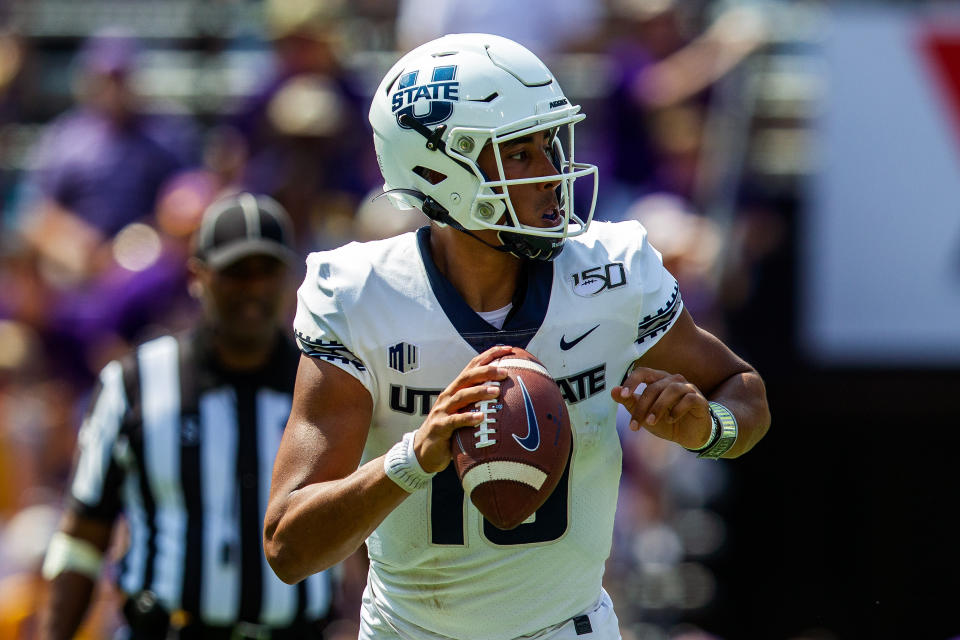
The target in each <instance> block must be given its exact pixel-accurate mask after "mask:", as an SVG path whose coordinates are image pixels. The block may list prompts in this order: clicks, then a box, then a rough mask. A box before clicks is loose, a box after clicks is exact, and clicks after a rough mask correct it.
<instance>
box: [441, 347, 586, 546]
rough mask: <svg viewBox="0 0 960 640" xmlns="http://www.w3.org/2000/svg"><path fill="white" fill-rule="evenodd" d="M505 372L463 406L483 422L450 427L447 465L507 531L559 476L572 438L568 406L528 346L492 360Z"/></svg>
mask: <svg viewBox="0 0 960 640" xmlns="http://www.w3.org/2000/svg"><path fill="white" fill-rule="evenodd" d="M494 363H495V364H496V365H497V366H499V367H502V368H504V369H507V371H508V373H509V375H508V377H507V378H506V379H504V380H502V381H501V382H500V395H499V397H497V398H496V399H494V400H491V401H484V402H479V403H477V404H475V405H472V406H471V407H469V408H468V409H467V410H469V411H481V412H483V413H484V414H485V418H484V421H483V422H481V423H480V424H479V425H477V426H475V427H465V428H462V429H458V430H457V431H455V432H454V434H453V438H452V439H451V447H452V450H453V463H454V465H455V467H456V470H457V475H458V476H459V477H460V482H461V484H462V485H463V490H464V492H465V493H466V494H467V495H469V496H470V500H471V501H472V502H473V504H474V505H475V506H476V507H477V509H478V510H479V511H480V513H482V514H483V516H484V517H485V518H486V519H487V520H489V521H490V523H491V524H493V525H494V526H495V527H497V528H499V529H513V528H515V527H516V526H518V525H520V524H521V523H523V522H524V521H525V520H527V519H528V518H530V516H532V515H533V514H534V512H535V511H536V510H537V509H539V508H540V506H541V505H542V504H543V503H544V502H545V501H546V499H547V498H548V497H549V496H550V494H551V493H552V492H553V489H554V488H555V487H556V486H557V482H558V481H559V480H560V477H561V476H562V475H563V471H564V469H565V467H566V465H567V458H568V457H569V455H570V447H571V441H572V436H571V433H570V417H569V415H568V414H567V406H566V404H565V403H564V401H563V396H562V395H561V394H560V388H559V386H558V385H557V383H556V382H555V381H554V380H553V378H552V377H551V376H550V374H549V373H548V372H547V369H546V367H544V366H543V364H542V363H541V362H540V361H539V360H537V359H536V358H535V357H534V356H533V355H532V354H530V353H529V352H527V351H525V350H523V349H520V348H517V347H514V349H513V353H512V354H510V355H507V356H505V357H502V358H499V359H498V360H495V361H494Z"/></svg>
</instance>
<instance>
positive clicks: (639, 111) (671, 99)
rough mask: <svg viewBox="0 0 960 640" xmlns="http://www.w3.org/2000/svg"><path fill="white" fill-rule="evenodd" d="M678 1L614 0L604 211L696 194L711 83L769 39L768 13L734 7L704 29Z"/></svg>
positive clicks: (609, 213) (609, 49)
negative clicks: (656, 195)
mask: <svg viewBox="0 0 960 640" xmlns="http://www.w3.org/2000/svg"><path fill="white" fill-rule="evenodd" d="M688 11H689V8H687V7H685V5H681V4H680V3H678V2H676V0H613V2H612V9H611V16H610V18H611V21H610V27H609V31H610V36H611V37H610V42H609V45H608V47H607V49H606V55H607V56H608V58H609V62H610V64H611V68H612V74H613V76H612V77H613V91H612V94H611V95H610V97H609V99H608V100H607V101H606V104H605V107H606V109H607V111H608V114H607V117H606V118H603V122H604V123H605V125H606V129H605V132H604V133H605V135H604V138H605V139H606V141H607V142H606V144H607V149H606V153H607V154H608V155H609V157H608V158H607V159H606V163H605V165H604V168H605V170H606V171H607V174H606V175H609V176H611V178H612V179H613V182H614V184H613V185H612V187H611V186H608V187H606V189H607V192H606V197H605V200H604V202H602V203H601V205H600V208H601V211H600V213H599V215H600V216H601V217H606V218H617V217H619V216H620V215H621V212H622V209H623V207H624V205H625V204H627V203H629V202H631V201H632V200H633V199H635V198H636V197H638V196H640V195H643V194H645V193H651V192H655V191H668V192H670V193H675V194H678V195H681V196H684V197H686V198H690V197H691V196H692V194H693V190H694V185H695V181H696V177H697V175H696V174H697V169H698V164H699V162H700V161H701V160H700V150H701V143H702V139H701V137H702V128H703V119H704V108H705V105H706V102H707V97H708V95H707V94H708V92H709V89H710V87H711V86H712V85H713V83H715V82H716V81H717V80H718V79H719V78H721V77H722V76H723V75H724V74H726V73H728V72H729V71H730V70H731V69H732V68H734V67H735V66H736V65H737V64H739V63H740V62H742V61H743V60H744V59H745V58H746V57H747V56H748V55H750V53H752V52H753V51H755V50H756V49H757V48H758V47H759V46H760V45H761V44H762V43H763V41H764V26H763V20H762V14H760V13H759V12H758V10H756V9H749V8H735V9H729V10H727V11H725V12H724V13H722V14H720V16H719V17H718V18H716V20H714V21H713V22H712V23H711V24H710V25H709V26H708V27H707V28H706V29H705V30H704V31H703V32H702V33H700V34H699V35H697V34H696V32H695V31H694V29H692V28H691V22H692V21H691V19H690V18H691V16H689V15H688V13H687V12H688Z"/></svg>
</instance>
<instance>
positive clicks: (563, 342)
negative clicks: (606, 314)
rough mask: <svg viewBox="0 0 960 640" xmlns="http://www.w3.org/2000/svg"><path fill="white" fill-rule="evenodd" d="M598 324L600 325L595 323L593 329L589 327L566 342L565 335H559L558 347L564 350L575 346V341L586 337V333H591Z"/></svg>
mask: <svg viewBox="0 0 960 640" xmlns="http://www.w3.org/2000/svg"><path fill="white" fill-rule="evenodd" d="M599 326H600V325H597V326H596V327H594V328H593V329H590V330H589V331H587V332H586V333H585V334H583V335H582V336H580V337H579V338H575V339H574V340H571V341H570V342H567V340H566V338H567V336H560V349H561V350H563V351H566V350H567V349H573V348H574V347H575V346H577V343H578V342H580V341H581V340H583V339H584V338H586V337H587V336H588V335H590V334H591V333H593V332H594V331H595V330H596V328H597V327H599Z"/></svg>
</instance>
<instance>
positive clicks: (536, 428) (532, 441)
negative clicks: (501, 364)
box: [513, 376, 540, 451]
mask: <svg viewBox="0 0 960 640" xmlns="http://www.w3.org/2000/svg"><path fill="white" fill-rule="evenodd" d="M517 382H519V383H520V393H522V394H523V407H524V409H526V411H527V435H525V436H523V437H522V438H518V437H517V434H513V439H514V440H516V441H517V444H519V445H520V446H521V447H523V448H524V449H526V450H527V451H536V450H537V449H539V448H540V425H539V424H537V412H536V411H534V409H533V399H532V398H531V397H530V392H529V391H527V386H526V385H525V384H523V378H521V377H520V376H517Z"/></svg>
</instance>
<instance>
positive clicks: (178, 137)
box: [36, 108, 195, 237]
mask: <svg viewBox="0 0 960 640" xmlns="http://www.w3.org/2000/svg"><path fill="white" fill-rule="evenodd" d="M183 128H184V125H183V124H182V123H180V122H178V121H176V120H174V119H173V118H162V119H161V118H154V117H152V116H143V117H134V118H133V119H132V120H130V121H129V123H128V124H126V125H125V126H117V125H115V124H114V123H112V122H111V121H110V120H108V119H107V118H106V117H105V116H103V115H100V114H98V113H96V112H94V111H91V110H89V109H82V108H80V109H75V110H72V111H69V112H67V113H66V114H64V115H62V116H61V117H60V118H58V119H57V120H56V121H54V123H53V124H51V126H50V130H49V131H48V132H47V134H46V135H45V137H44V139H43V141H42V143H41V147H40V149H39V154H40V155H39V158H38V164H37V175H36V181H37V184H38V186H39V190H40V192H41V193H42V194H43V195H45V196H46V197H48V198H51V199H52V200H54V201H55V202H57V203H59V204H60V205H62V206H63V207H65V208H67V209H69V210H71V211H73V212H74V213H75V214H76V215H78V216H79V217H80V218H81V219H83V220H84V221H86V222H88V223H90V224H91V225H92V226H93V227H95V228H97V229H99V230H100V231H101V232H102V233H103V234H104V235H106V236H108V237H109V236H112V235H114V234H115V233H116V232H117V231H119V230H120V229H122V228H123V227H124V226H125V225H127V224H129V223H130V222H133V221H135V220H138V219H140V218H143V217H145V216H148V215H150V214H152V213H153V208H154V203H155V200H156V197H157V192H158V190H159V189H160V187H161V185H162V184H163V182H164V181H165V180H166V179H167V178H169V177H170V176H171V175H172V174H173V173H174V172H175V171H177V170H178V169H180V168H181V167H182V166H183V161H184V159H185V157H184V156H185V155H187V154H190V153H191V152H192V153H195V151H194V150H191V149H186V150H185V151H184V152H181V153H178V152H177V150H176V148H175V145H176V144H178V142H179V141H183V140H186V139H188V138H189V135H184V133H183V132H182V129H183Z"/></svg>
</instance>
